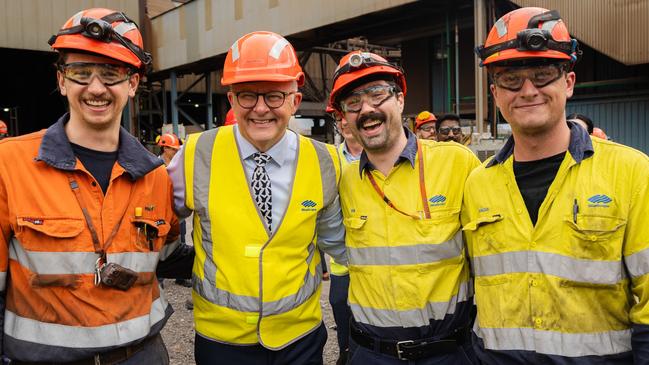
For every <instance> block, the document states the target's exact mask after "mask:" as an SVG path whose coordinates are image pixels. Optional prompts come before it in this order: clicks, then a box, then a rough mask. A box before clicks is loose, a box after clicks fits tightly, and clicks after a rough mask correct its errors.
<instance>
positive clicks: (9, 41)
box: [0, 0, 140, 51]
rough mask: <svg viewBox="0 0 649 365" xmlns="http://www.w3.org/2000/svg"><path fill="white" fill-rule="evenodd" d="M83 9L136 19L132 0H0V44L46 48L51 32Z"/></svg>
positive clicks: (18, 47)
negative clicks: (99, 9)
mask: <svg viewBox="0 0 649 365" xmlns="http://www.w3.org/2000/svg"><path fill="white" fill-rule="evenodd" d="M87 8H108V9H115V10H119V11H123V12H125V13H126V14H127V15H128V16H129V17H130V18H131V19H133V20H135V21H137V20H138V19H139V18H140V11H139V4H138V1H136V0H20V1H18V0H0V47H3V48H17V49H28V50H34V51H50V50H51V49H50V46H49V45H48V44H47V41H48V39H50V36H52V34H55V33H56V32H58V30H59V28H60V27H61V26H62V25H63V23H65V22H66V21H67V20H68V19H69V18H70V17H71V16H73V15H74V14H76V13H77V12H78V11H80V10H83V9H87Z"/></svg>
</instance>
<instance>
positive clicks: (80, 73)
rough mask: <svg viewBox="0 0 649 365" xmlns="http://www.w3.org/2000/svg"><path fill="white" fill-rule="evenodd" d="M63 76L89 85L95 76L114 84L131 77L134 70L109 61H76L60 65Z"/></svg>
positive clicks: (107, 84) (108, 83) (110, 84)
mask: <svg viewBox="0 0 649 365" xmlns="http://www.w3.org/2000/svg"><path fill="white" fill-rule="evenodd" d="M59 70H60V71H61V73H63V77H65V78H66V79H68V80H70V81H72V82H75V83H77V84H79V85H89V84H90V82H91V81H92V78H93V77H95V76H96V77H97V78H99V81H100V82H101V83H103V84H104V85H106V86H114V85H117V84H119V83H121V82H124V81H126V80H128V79H129V77H131V75H132V74H133V70H132V69H131V68H129V67H127V66H122V65H113V64H109V63H85V62H74V63H68V64H65V65H61V66H59Z"/></svg>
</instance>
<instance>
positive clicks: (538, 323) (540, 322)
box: [534, 318, 543, 327]
mask: <svg viewBox="0 0 649 365" xmlns="http://www.w3.org/2000/svg"><path fill="white" fill-rule="evenodd" d="M534 324H535V325H536V326H537V327H540V326H541V325H542V324H543V320H542V319H541V318H537V319H535V320H534Z"/></svg>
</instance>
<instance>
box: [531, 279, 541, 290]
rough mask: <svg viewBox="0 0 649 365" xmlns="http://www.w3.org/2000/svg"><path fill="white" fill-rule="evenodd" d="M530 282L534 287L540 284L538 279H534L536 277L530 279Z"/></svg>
mask: <svg viewBox="0 0 649 365" xmlns="http://www.w3.org/2000/svg"><path fill="white" fill-rule="evenodd" d="M530 284H531V285H532V286H533V287H535V288H536V287H537V286H539V281H538V280H534V279H532V280H530Z"/></svg>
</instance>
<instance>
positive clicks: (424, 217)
mask: <svg viewBox="0 0 649 365" xmlns="http://www.w3.org/2000/svg"><path fill="white" fill-rule="evenodd" d="M405 93H406V81H405V77H404V74H403V71H402V70H401V69H400V68H399V67H398V66H395V65H393V64H391V63H388V62H387V61H386V60H385V59H384V58H382V57H380V56H378V55H376V54H373V53H369V52H360V51H354V52H351V53H349V54H347V55H346V56H344V57H343V58H342V59H341V61H340V64H339V65H338V68H337V69H336V72H335V74H334V85H333V90H332V92H331V96H330V104H332V105H334V107H335V108H336V109H337V110H338V111H339V112H340V113H342V116H343V117H344V118H345V119H346V120H347V121H348V123H349V126H350V131H351V132H352V134H353V135H354V137H355V139H356V140H357V141H359V143H360V144H361V145H362V146H363V151H364V152H363V153H362V154H361V158H360V160H359V161H358V162H353V163H351V164H350V165H349V166H346V167H345V169H344V170H343V178H342V180H341V184H340V194H341V195H340V196H341V204H342V208H343V215H344V217H345V219H344V223H345V228H346V230H347V236H346V244H347V253H348V257H349V273H350V288H349V304H350V306H351V309H352V315H353V319H352V321H351V329H350V334H351V341H350V363H351V364H402V363H403V361H404V360H409V361H412V363H416V364H471V363H472V361H471V358H472V357H473V355H472V354H471V353H470V351H469V350H470V346H469V344H468V341H467V338H468V326H469V322H470V319H469V318H470V312H471V307H472V302H471V298H472V292H473V291H472V288H471V284H470V278H469V266H468V264H467V261H466V259H465V252H464V244H463V240H462V232H461V230H460V206H461V204H462V193H463V188H464V182H465V179H466V178H467V176H468V175H469V173H470V172H471V171H472V170H473V168H475V167H476V166H478V164H479V161H478V159H477V158H476V157H475V156H474V155H473V153H472V152H471V151H470V150H469V149H467V148H465V147H464V146H461V145H457V144H447V143H444V144H442V143H437V142H434V141H428V140H417V138H416V136H415V135H414V134H413V133H412V132H410V131H409V130H408V129H406V128H404V127H403V125H402V122H401V120H402V119H401V113H402V111H403V106H404V97H405ZM451 172H452V173H451Z"/></svg>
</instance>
